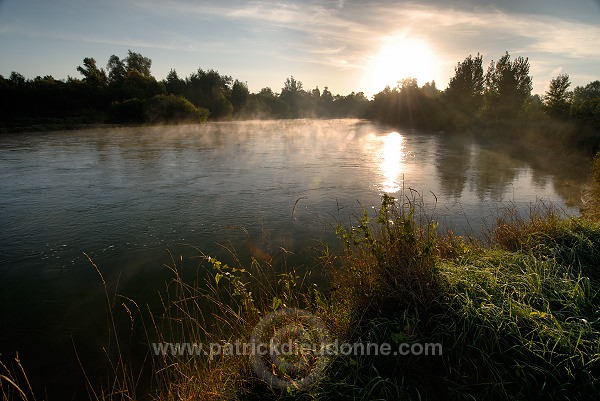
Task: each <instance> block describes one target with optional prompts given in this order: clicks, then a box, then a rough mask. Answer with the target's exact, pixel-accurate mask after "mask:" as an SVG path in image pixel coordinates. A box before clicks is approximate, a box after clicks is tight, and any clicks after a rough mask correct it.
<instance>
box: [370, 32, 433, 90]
mask: <svg viewBox="0 0 600 401" xmlns="http://www.w3.org/2000/svg"><path fill="white" fill-rule="evenodd" d="M437 63H438V60H437V57H436V56H435V54H434V53H433V52H432V50H431V47H430V46H429V45H428V43H427V42H425V41H424V40H422V39H415V38H409V37H406V36H392V37H385V38H384V39H383V43H382V45H381V47H380V49H379V52H378V53H376V54H375V55H373V56H372V57H370V60H369V63H368V66H367V69H366V74H365V81H366V82H365V84H366V86H367V87H368V88H369V89H370V91H371V92H372V93H377V92H380V91H382V90H383V89H384V88H385V87H386V86H388V85H389V86H390V87H392V88H393V87H395V86H396V84H397V82H398V81H399V80H402V79H404V78H416V79H417V82H418V83H419V85H423V84H424V83H426V82H430V81H432V80H433V79H434V73H435V70H436V64H437Z"/></svg>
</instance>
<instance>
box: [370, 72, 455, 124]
mask: <svg viewBox="0 0 600 401" xmlns="http://www.w3.org/2000/svg"><path fill="white" fill-rule="evenodd" d="M444 109H445V107H444V105H443V103H442V100H441V93H440V92H439V90H437V88H436V87H435V82H432V83H427V84H425V85H424V86H423V87H422V88H419V86H418V85H417V80H416V79H414V78H406V79H403V80H402V81H399V82H398V85H397V86H396V87H395V88H393V89H392V88H390V87H386V88H385V89H384V90H383V91H381V92H379V93H378V94H376V95H375V96H374V97H373V101H372V102H371V104H370V105H369V110H368V111H367V116H368V117H369V118H371V119H374V120H376V121H379V122H382V123H385V124H389V125H393V126H403V127H410V128H427V129H438V130H443V129H446V128H447V127H448V120H447V116H446V113H445V111H444Z"/></svg>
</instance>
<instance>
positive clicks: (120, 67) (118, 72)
mask: <svg viewBox="0 0 600 401" xmlns="http://www.w3.org/2000/svg"><path fill="white" fill-rule="evenodd" d="M106 70H107V71H108V80H109V82H110V83H111V84H112V83H120V82H122V81H123V80H124V79H125V77H126V76H127V69H126V68H125V64H124V63H123V62H122V61H121V59H120V58H119V57H118V56H115V55H114V54H113V55H112V56H110V57H109V58H108V64H106Z"/></svg>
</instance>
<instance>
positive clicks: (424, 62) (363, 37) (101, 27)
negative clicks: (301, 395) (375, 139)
mask: <svg viewBox="0 0 600 401" xmlns="http://www.w3.org/2000/svg"><path fill="white" fill-rule="evenodd" d="M128 50H131V51H134V52H138V53H141V54H142V55H144V56H146V57H149V58H150V59H151V60H152V74H153V75H154V76H155V77H156V78H157V79H159V80H160V79H163V78H165V77H166V75H167V73H168V72H169V71H170V70H171V69H175V70H176V71H177V73H178V74H179V76H180V77H186V76H188V75H189V74H191V73H192V72H194V71H196V70H198V68H202V69H204V70H208V69H215V70H217V71H219V73H221V74H225V75H229V76H231V77H233V78H234V79H239V80H240V81H243V82H246V83H247V84H248V87H249V89H250V91H252V92H258V91H259V90H260V89H262V88H264V87H270V88H272V89H273V91H274V92H279V91H280V90H281V88H282V87H283V83H284V81H285V79H286V78H287V77H290V76H294V77H295V78H296V79H297V80H299V81H301V82H302V83H303V84H304V89H312V88H315V87H319V88H320V89H323V88H324V87H326V86H327V87H328V88H329V90H330V91H331V92H333V93H334V94H342V95H346V94H348V93H350V92H353V91H354V92H364V93H365V94H366V95H367V96H371V95H373V94H375V93H377V92H379V91H380V90H382V89H383V88H384V87H385V85H391V86H394V84H395V83H396V82H397V80H399V79H402V78H406V77H408V76H412V77H415V78H417V80H418V83H419V85H423V84H424V83H426V82H429V81H432V80H434V81H435V82H436V84H437V87H438V88H440V89H444V88H445V87H446V86H447V85H448V82H449V80H450V78H451V77H452V76H453V74H454V67H455V66H456V64H457V63H458V62H460V61H462V60H463V59H464V58H465V57H467V56H468V55H470V54H471V55H473V56H475V55H477V54H478V53H480V54H481V55H482V56H483V62H484V68H487V65H489V63H490V61H492V60H498V59H499V58H500V57H501V56H502V55H503V54H504V53H505V52H506V51H508V52H509V53H510V55H511V56H512V57H513V58H515V57H518V56H522V57H528V58H529V62H530V65H531V69H530V74H531V75H532V76H533V92H534V93H538V94H543V92H544V91H545V90H546V89H547V87H548V84H549V82H550V80H551V79H552V77H555V76H557V75H558V74H563V73H566V74H569V76H570V77H571V82H572V84H573V86H576V85H585V84H587V83H589V82H591V81H594V80H596V79H600V0H569V1H565V0H505V1H492V0H479V1H477V0H461V1H444V0H426V1H415V2H411V1H389V0H380V1H366V0H365V1H356V0H313V1H277V2H275V1H246V2H242V1H238V0H219V1H199V0H94V1H88V0H43V1H41V0H0V75H3V76H4V77H7V76H9V75H10V73H11V72H12V71H17V72H19V73H21V74H23V75H24V76H25V77H26V78H34V77H35V76H38V75H39V76H44V75H52V76H53V77H54V78H56V79H65V78H67V77H68V76H71V77H80V74H79V73H78V72H77V66H78V65H81V64H82V62H83V58H85V57H93V58H94V59H95V60H96V61H97V64H98V66H101V67H103V66H105V65H106V63H107V61H108V58H109V57H110V56H111V55H112V54H115V55H117V56H119V57H121V58H123V57H125V56H126V55H127V51H128Z"/></svg>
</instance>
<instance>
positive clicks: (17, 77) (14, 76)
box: [8, 71, 26, 86]
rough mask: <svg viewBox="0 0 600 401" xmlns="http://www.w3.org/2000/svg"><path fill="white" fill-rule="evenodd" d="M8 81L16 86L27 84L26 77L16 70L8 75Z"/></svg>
mask: <svg viewBox="0 0 600 401" xmlns="http://www.w3.org/2000/svg"><path fill="white" fill-rule="evenodd" d="M8 82H10V83H11V84H12V85H14V86H25V82H26V80H25V77H24V76H23V75H21V74H19V73H18V72H16V71H13V72H11V73H10V77H8Z"/></svg>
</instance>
